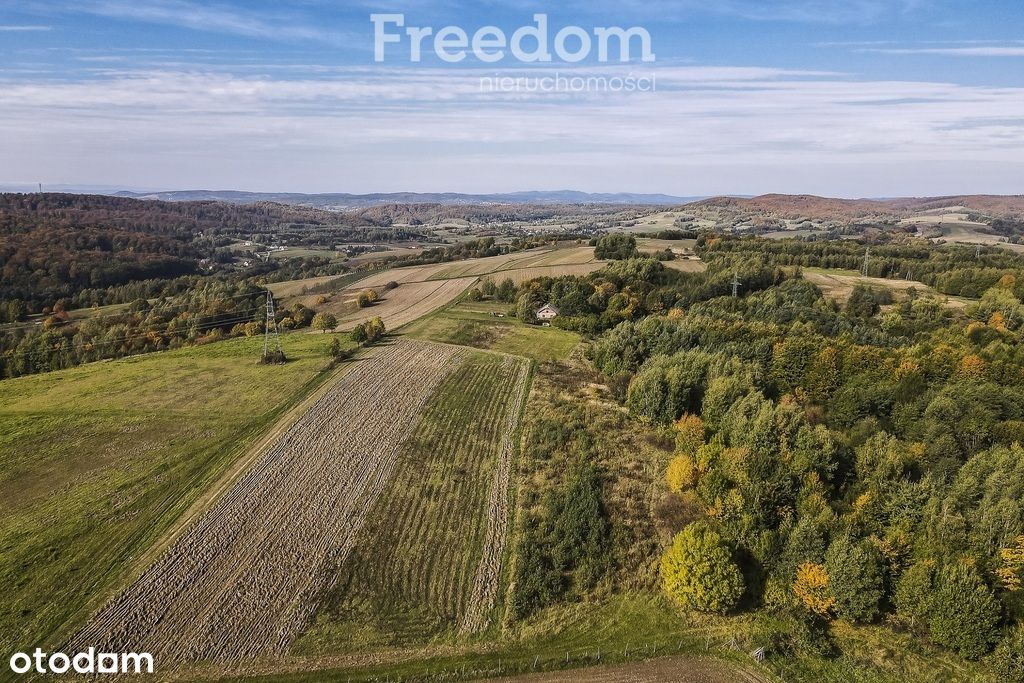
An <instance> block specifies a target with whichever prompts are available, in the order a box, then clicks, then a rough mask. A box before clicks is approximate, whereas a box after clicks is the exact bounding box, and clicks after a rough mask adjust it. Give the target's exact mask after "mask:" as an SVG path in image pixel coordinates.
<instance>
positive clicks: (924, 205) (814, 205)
mask: <svg viewBox="0 0 1024 683" xmlns="http://www.w3.org/2000/svg"><path fill="white" fill-rule="evenodd" d="M693 205H695V206H701V207H718V208H731V209H737V210H744V211H753V212H760V213H767V214H773V215H776V216H779V217H781V218H796V217H807V218H833V219H835V218H847V219H853V218H865V217H871V216H880V215H903V214H909V213H913V212H921V211H932V210H935V209H942V208H950V207H963V208H966V209H970V210H972V211H977V212H980V213H984V214H990V215H994V216H1021V215H1024V195H951V196H945V197H901V198H891V199H836V198H831V197H817V196H814V195H806V194H766V195H760V196H757V197H711V198H708V199H702V200H698V201H696V202H693Z"/></svg>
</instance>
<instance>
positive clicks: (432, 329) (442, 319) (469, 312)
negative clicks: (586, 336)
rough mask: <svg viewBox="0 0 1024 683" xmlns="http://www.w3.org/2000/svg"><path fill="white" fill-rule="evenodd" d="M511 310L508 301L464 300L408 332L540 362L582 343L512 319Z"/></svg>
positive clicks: (552, 329)
mask: <svg viewBox="0 0 1024 683" xmlns="http://www.w3.org/2000/svg"><path fill="white" fill-rule="evenodd" d="M511 310H512V307H511V306H510V305H509V304H505V303H496V302H488V301H463V302H460V303H458V304H456V305H454V306H452V307H450V308H447V309H443V310H441V311H438V312H437V313H435V314H433V315H430V316H427V317H426V318H423V319H421V320H419V321H417V322H416V323H414V324H413V325H410V326H409V327H408V328H406V330H405V331H406V333H407V334H408V335H409V336H411V337H413V338H415V339H423V340H426V341H435V342H442V343H446V344H458V345H460V346H471V347H474V348H478V349H486V350H490V351H500V352H502V353H508V354H512V355H516V356H524V357H526V358H532V359H534V360H537V361H552V360H564V359H565V358H568V357H569V354H571V353H572V350H573V349H574V348H576V346H577V344H579V342H580V337H579V335H577V334H575V333H573V332H568V331H566V330H561V329H558V328H555V327H542V326H539V325H526V324H524V323H523V322H521V321H519V320H517V319H516V318H513V317H512V316H511ZM500 316H504V317H500Z"/></svg>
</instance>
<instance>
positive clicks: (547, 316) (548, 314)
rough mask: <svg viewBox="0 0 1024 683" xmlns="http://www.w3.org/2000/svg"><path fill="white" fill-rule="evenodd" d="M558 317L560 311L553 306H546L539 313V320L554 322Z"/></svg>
mask: <svg viewBox="0 0 1024 683" xmlns="http://www.w3.org/2000/svg"><path fill="white" fill-rule="evenodd" d="M557 317H558V309H557V308H555V307H554V306H552V305H551V304H545V305H544V306H542V307H541V308H540V310H538V311H537V320H553V319H555V318H557Z"/></svg>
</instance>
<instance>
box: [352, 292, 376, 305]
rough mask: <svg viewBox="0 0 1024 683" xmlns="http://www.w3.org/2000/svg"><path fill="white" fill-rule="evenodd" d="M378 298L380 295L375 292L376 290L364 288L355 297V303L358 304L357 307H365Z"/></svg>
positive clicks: (372, 303)
mask: <svg viewBox="0 0 1024 683" xmlns="http://www.w3.org/2000/svg"><path fill="white" fill-rule="evenodd" d="M378 299H380V295H378V294H377V290H375V289H364V290H363V291H361V292H359V295H358V296H357V297H356V305H357V306H359V308H367V307H369V306H372V305H374V304H375V303H377V301H378Z"/></svg>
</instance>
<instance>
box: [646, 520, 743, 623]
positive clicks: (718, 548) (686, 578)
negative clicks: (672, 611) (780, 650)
mask: <svg viewBox="0 0 1024 683" xmlns="http://www.w3.org/2000/svg"><path fill="white" fill-rule="evenodd" d="M661 579H662V584H663V586H664V589H665V592H666V593H667V594H668V595H669V597H671V598H672V599H673V600H675V601H676V602H677V603H679V605H680V606H681V607H683V608H684V609H692V610H698V611H701V612H716V613H719V614H725V613H726V612H728V611H729V610H731V609H732V608H733V607H735V606H736V603H737V602H738V601H739V599H740V596H741V595H742V594H743V577H742V576H741V575H740V571H739V569H738V568H737V566H736V564H735V563H734V562H733V560H732V555H731V553H730V551H729V548H728V547H727V546H726V545H725V543H724V542H723V541H722V537H721V536H719V535H718V533H716V532H715V531H713V530H712V529H711V528H710V527H708V525H707V524H706V523H704V522H694V523H693V524H691V525H690V526H688V527H686V528H685V529H683V530H682V531H681V532H680V533H679V534H677V535H676V537H675V540H673V541H672V546H671V547H670V548H669V549H668V550H667V551H666V552H665V554H664V555H663V556H662V558H661Z"/></svg>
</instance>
